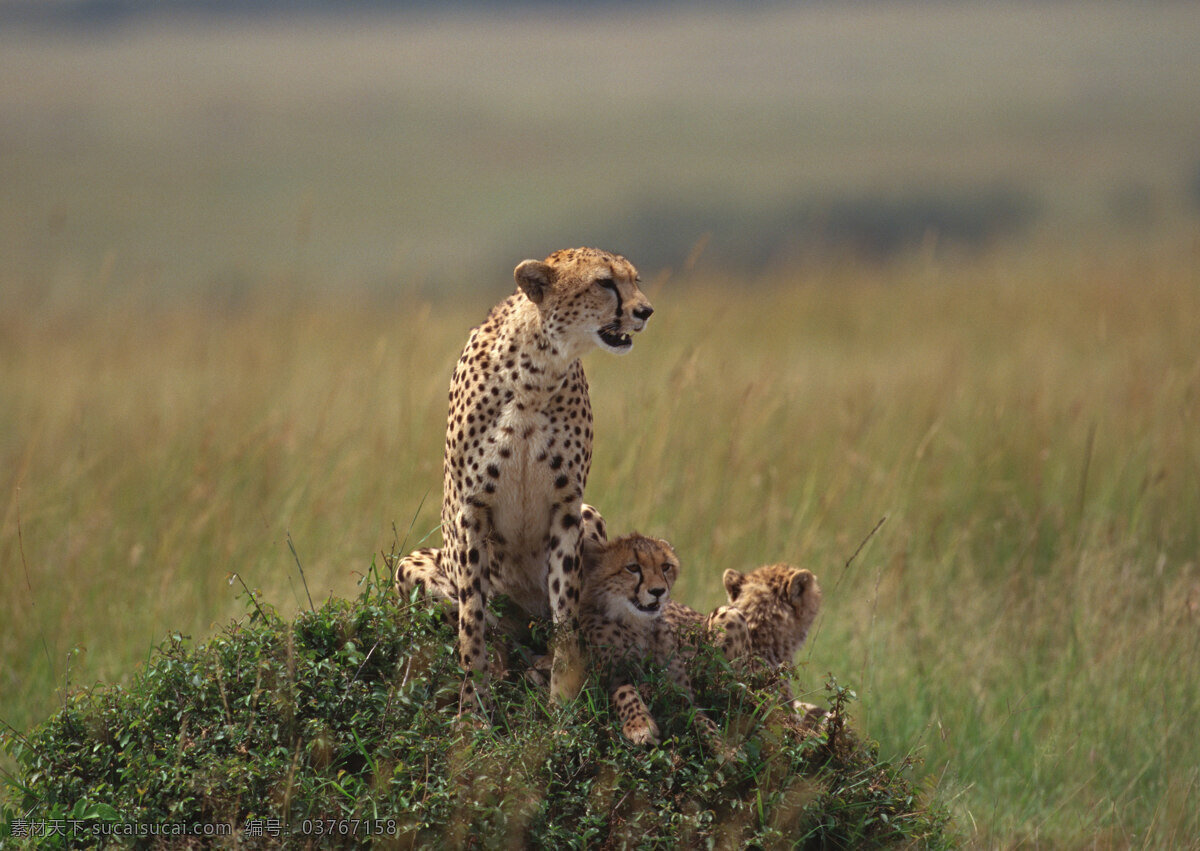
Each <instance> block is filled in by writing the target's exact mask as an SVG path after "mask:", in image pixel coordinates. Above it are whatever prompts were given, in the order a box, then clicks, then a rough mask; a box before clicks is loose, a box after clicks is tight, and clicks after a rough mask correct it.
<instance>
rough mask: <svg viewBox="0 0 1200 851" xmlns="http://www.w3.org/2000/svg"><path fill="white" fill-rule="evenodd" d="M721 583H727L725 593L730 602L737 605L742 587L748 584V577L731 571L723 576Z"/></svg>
mask: <svg viewBox="0 0 1200 851" xmlns="http://www.w3.org/2000/svg"><path fill="white" fill-rule="evenodd" d="M721 581H722V582H723V583H725V593H726V594H728V595H729V602H730V603H736V602H737V598H738V594H741V593H742V586H743V585H745V584H746V577H745V576H743V575H742V574H740V573H738V572H737V571H736V570H732V569H731V570H727V571H725V573H724V574H722V576H721Z"/></svg>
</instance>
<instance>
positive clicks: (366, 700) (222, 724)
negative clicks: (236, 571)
mask: <svg viewBox="0 0 1200 851" xmlns="http://www.w3.org/2000/svg"><path fill="white" fill-rule="evenodd" d="M249 602H250V604H251V610H250V617H249V618H248V619H246V620H245V621H242V622H238V623H233V624H231V625H230V626H228V627H227V628H226V629H225V630H224V631H223V632H222V633H221V634H219V635H217V636H216V637H214V638H212V639H211V640H209V641H208V642H207V643H205V644H203V645H202V646H199V647H190V646H189V644H188V642H187V641H186V640H185V639H184V638H183V637H182V636H180V635H173V636H171V637H170V639H169V640H168V641H167V642H165V643H164V644H163V645H162V646H161V647H160V648H159V651H158V652H157V653H156V654H155V655H154V657H153V658H152V659H151V660H150V661H149V662H148V664H147V665H146V668H145V669H144V671H142V672H141V673H140V674H139V675H138V676H137V677H136V678H135V679H134V681H133V682H132V684H131V685H130V686H129V687H127V688H124V687H120V686H109V685H99V686H96V687H94V688H92V689H90V690H87V691H83V692H80V693H76V694H74V695H72V696H71V697H70V699H69V700H68V702H67V705H66V706H65V708H64V709H63V711H62V712H60V713H59V714H58V715H56V716H55V717H53V718H51V719H50V720H49V721H47V722H46V723H45V724H43V725H42V726H40V727H39V728H37V729H35V730H33V731H31V732H30V733H29V734H28V735H27V736H21V735H17V734H15V733H12V732H10V733H8V734H6V735H5V737H4V745H5V748H6V750H7V751H8V752H9V753H10V755H12V756H13V757H14V759H15V760H16V763H17V766H18V769H17V774H16V775H15V776H14V777H12V778H10V779H9V781H8V787H9V789H8V802H7V803H6V804H5V806H4V813H3V815H4V821H5V826H4V833H3V834H0V835H5V836H8V837H10V841H13V842H14V843H15V844H17V845H21V843H22V838H24V839H23V841H24V843H25V844H27V845H29V846H33V845H36V846H37V847H46V846H47V845H48V844H57V845H59V846H91V845H95V844H97V838H98V837H99V838H100V841H111V840H112V839H115V840H116V842H117V843H118V844H138V845H139V846H146V845H149V846H151V847H154V846H168V845H169V846H171V847H179V846H181V845H182V846H185V847H186V846H188V845H189V844H195V845H206V846H207V845H211V844H217V845H233V844H235V843H236V842H241V843H242V844H243V847H293V846H301V845H304V844H306V843H307V842H309V841H310V840H312V841H313V842H314V844H316V845H319V846H328V845H337V846H353V845H362V844H365V843H368V842H369V843H380V844H383V845H387V846H391V845H400V846H402V847H411V846H413V845H417V846H447V845H448V846H451V847H454V846H462V845H470V846H472V847H494V846H500V847H542V848H567V847H627V846H632V847H665V848H669V847H697V846H704V845H710V846H711V845H716V846H718V847H722V846H723V847H744V846H745V845H747V844H750V843H753V844H757V845H760V846H763V847H779V846H783V847H792V846H799V847H864V846H868V847H869V846H882V845H890V844H905V843H910V842H914V841H915V842H919V843H920V844H921V845H923V846H926V847H941V846H946V845H949V844H950V842H951V840H950V838H949V837H948V835H947V832H946V816H945V814H944V813H943V812H941V811H939V810H938V809H937V808H931V807H930V806H929V805H928V804H927V803H926V802H924V801H923V800H922V796H921V795H919V794H918V793H917V792H916V790H914V788H913V787H912V784H911V783H910V782H909V780H908V779H907V778H906V776H905V773H906V772H905V769H906V768H907V766H906V765H892V764H888V763H886V762H881V761H879V759H878V756H877V750H876V748H875V747H873V746H872V745H870V744H866V743H863V742H861V741H859V740H858V739H857V737H856V736H855V735H854V734H853V732H852V731H851V730H850V729H849V727H848V726H847V724H846V720H847V716H846V708H847V704H848V702H849V700H850V699H851V698H852V694H851V693H850V692H849V690H848V689H845V688H842V687H839V686H837V684H836V683H830V684H829V685H828V686H827V688H828V690H829V700H830V706H831V709H832V714H831V716H830V723H829V724H828V725H827V726H826V727H825V728H824V729H822V730H821V731H820V732H818V733H805V732H804V731H802V730H799V729H798V728H797V727H796V725H795V724H794V723H792V721H791V719H790V718H787V717H784V714H783V713H780V712H775V713H772V712H770V711H768V710H767V708H766V707H767V704H768V703H769V695H770V690H769V683H766V682H761V681H754V682H750V683H748V684H742V683H739V682H737V681H735V680H734V679H733V678H732V677H731V675H730V674H729V672H728V670H727V669H726V668H725V667H724V666H723V665H722V664H721V663H720V660H719V659H718V658H717V657H716V656H715V655H713V654H711V653H710V654H707V655H704V654H702V658H701V659H700V660H699V661H698V668H699V671H698V673H697V676H696V680H697V687H698V694H699V699H700V702H701V704H702V705H704V706H706V707H707V708H708V709H709V712H710V714H711V715H712V716H713V717H714V718H716V719H719V720H720V721H721V722H722V723H723V725H724V726H725V728H726V734H727V736H728V739H729V742H730V743H731V744H732V745H735V746H736V751H735V753H734V755H733V756H732V757H730V756H728V755H720V754H715V753H712V752H711V750H710V749H706V747H705V746H704V743H703V742H702V740H701V739H700V737H699V736H698V735H697V733H696V732H695V728H694V726H693V725H692V724H691V723H690V718H689V712H688V711H687V709H686V707H685V704H684V702H683V701H682V700H680V698H679V696H678V695H677V694H675V693H673V692H672V688H671V686H670V685H669V683H668V682H667V681H666V679H665V678H663V677H659V676H656V675H654V674H653V673H652V675H651V676H650V686H649V689H648V695H649V697H650V703H651V707H652V711H653V712H654V714H655V717H656V718H657V719H658V720H659V723H660V727H661V728H662V732H663V735H664V744H663V745H662V746H661V747H657V748H653V749H648V750H647V749H640V748H636V747H633V746H631V745H629V744H628V743H627V742H626V741H624V740H623V738H622V737H621V734H620V730H619V725H618V724H617V722H616V720H615V715H614V714H613V712H612V711H611V710H610V707H609V705H608V698H607V696H606V694H605V692H604V689H603V688H602V687H601V686H600V684H599V683H597V682H595V681H592V682H589V684H588V686H587V688H586V690H585V691H584V693H583V696H582V697H581V699H579V700H577V701H574V702H573V703H572V704H571V705H570V706H569V707H566V708H565V709H556V708H554V707H551V706H549V705H548V704H547V701H546V695H545V692H544V690H542V689H538V688H536V687H534V686H531V685H528V684H526V682H525V681H524V679H523V677H521V676H518V675H513V676H509V677H507V678H506V679H505V680H504V681H503V682H500V683H498V684H497V686H496V701H497V707H498V709H497V723H496V726H495V727H494V728H489V729H483V730H478V729H472V728H468V727H465V726H463V725H460V724H459V723H458V722H456V720H455V710H456V708H457V697H458V687H459V682H460V674H459V670H458V667H457V663H456V660H455V654H454V652H453V649H452V648H453V640H454V635H453V629H452V627H451V626H450V625H448V624H447V623H446V621H445V619H444V618H443V617H442V616H441V615H440V614H439V613H438V612H436V611H434V610H432V609H431V608H430V607H428V606H427V605H424V604H422V603H420V602H417V603H413V602H403V601H401V602H398V601H397V600H396V599H395V597H394V596H393V595H389V594H388V593H387V589H386V585H385V584H384V583H383V582H382V581H381V579H380V576H379V574H378V573H377V572H376V571H375V569H374V568H372V570H371V572H370V574H369V577H368V579H367V580H366V581H365V583H364V590H363V592H362V593H361V595H360V596H359V598H358V599H357V600H354V601H347V600H337V599H331V600H329V601H328V602H327V603H325V605H324V606H322V607H321V608H320V609H319V610H316V611H313V612H306V613H304V614H302V615H300V616H299V617H297V618H296V620H295V621H294V622H290V623H289V622H286V621H284V620H283V619H281V618H280V617H278V616H277V615H276V614H275V613H274V612H273V611H272V610H271V609H270V608H269V607H267V606H265V605H263V604H262V603H260V602H259V601H257V600H256V599H255V598H254V596H253V595H251V597H250V598H249ZM509 651H510V652H509V658H510V659H511V660H512V665H511V667H512V668H513V670H514V671H519V670H520V669H521V668H522V665H521V664H520V663H519V662H520V652H521V651H520V648H519V647H516V646H515V645H514V646H511V647H510V648H509ZM47 834H54V835H52V836H48V835H47Z"/></svg>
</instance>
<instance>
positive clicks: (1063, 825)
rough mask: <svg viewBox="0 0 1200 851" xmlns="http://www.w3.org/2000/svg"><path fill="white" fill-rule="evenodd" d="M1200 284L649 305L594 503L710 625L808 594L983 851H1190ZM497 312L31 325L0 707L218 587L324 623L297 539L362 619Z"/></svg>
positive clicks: (24, 701) (883, 288)
mask: <svg viewBox="0 0 1200 851" xmlns="http://www.w3.org/2000/svg"><path fill="white" fill-rule="evenodd" d="M1197 259H1198V257H1197V249H1196V243H1195V241H1194V238H1193V237H1190V236H1187V235H1184V236H1181V237H1178V238H1168V237H1163V238H1161V239H1158V240H1155V241H1143V242H1140V243H1138V244H1133V243H1125V244H1120V245H1114V246H1109V247H1107V248H1096V247H1095V246H1091V247H1089V248H1088V249H1087V250H1085V249H1084V248H1082V247H1080V248H1074V247H1067V246H1051V245H1042V246H1038V247H1031V246H1027V247H1025V248H1023V249H1012V250H997V251H996V252H994V253H992V254H990V255H987V256H983V257H978V258H975V259H959V260H954V259H948V258H942V259H937V258H933V257H917V258H911V259H910V260H908V261H904V262H900V263H896V264H893V265H891V266H888V267H886V268H867V267H861V266H857V265H854V264H849V263H847V264H831V265H828V266H824V267H820V268H813V269H810V270H807V271H806V272H804V273H803V274H802V275H797V277H795V278H779V279H774V280H771V281H762V282H758V283H757V284H750V283H747V282H739V281H729V280H705V279H704V278H703V276H702V275H699V274H696V275H694V276H692V277H691V278H690V279H688V280H684V279H682V278H676V279H673V280H667V281H657V282H651V283H649V284H648V288H649V290H650V294H651V297H652V299H653V300H654V302H655V305H656V307H657V308H658V311H657V313H656V314H655V317H654V321H653V322H652V323H651V326H650V328H649V330H648V332H647V333H646V334H645V335H644V336H643V337H642V338H641V339H640V340H639V341H638V343H637V345H636V346H635V349H634V351H633V352H632V353H631V354H630V355H629V356H628V357H627V358H625V359H622V360H617V359H612V358H606V357H603V356H599V355H593V356H591V357H590V358H589V361H588V370H589V376H590V378H591V383H592V387H593V391H592V392H593V403H594V406H595V408H596V414H597V434H598V438H597V444H596V458H595V462H594V463H595V467H594V470H593V475H592V480H591V482H590V484H589V490H588V498H589V499H590V500H592V501H594V502H596V503H597V504H598V505H600V506H601V507H602V508H603V509H604V511H605V513H606V515H607V516H608V517H609V519H610V522H611V524H612V526H613V528H614V529H615V530H618V531H619V530H622V529H628V528H631V527H637V528H639V529H641V530H642V531H645V532H648V533H657V534H663V535H666V536H667V537H669V538H670V539H671V540H672V541H674V542H675V544H676V545H677V547H678V549H679V552H680V554H681V556H682V557H683V558H684V562H685V572H684V577H683V578H682V579H681V582H680V585H679V593H680V595H681V596H682V597H683V598H684V599H686V600H688V601H689V602H692V603H694V604H697V605H710V604H712V603H714V602H716V601H717V600H718V597H719V594H720V587H719V581H718V579H717V577H719V575H720V572H721V570H723V569H724V568H726V567H737V568H748V567H753V566H755V565H756V564H759V563H762V562H765V561H769V560H779V559H787V560H791V561H795V562H797V563H800V564H803V565H805V566H807V567H810V568H812V569H814V570H815V571H816V572H817V573H818V574H819V575H820V576H821V578H822V582H823V585H824V586H825V588H826V589H827V592H826V600H827V604H826V610H825V612H824V614H823V616H822V619H821V621H820V625H819V629H818V632H817V635H816V637H815V638H814V640H813V641H812V642H811V643H810V647H809V649H808V650H806V651H805V654H804V658H805V660H807V663H808V666H809V668H808V670H809V671H810V672H811V679H812V682H813V684H816V683H818V682H819V681H821V680H822V679H823V677H824V675H825V673H826V672H832V673H834V674H835V675H836V676H837V677H838V679H839V680H840V681H842V682H850V683H853V684H854V685H855V686H856V687H857V688H858V690H859V692H860V695H861V697H862V705H861V708H860V719H859V720H860V722H861V724H862V726H863V727H864V729H865V732H867V733H868V734H869V735H870V736H871V737H873V738H876V739H878V740H879V741H880V742H881V743H882V745H883V750H884V753H885V754H887V753H894V754H896V755H897V756H901V755H903V754H905V753H908V752H909V751H912V750H915V751H918V752H921V753H922V754H923V755H924V756H925V758H926V760H927V763H926V768H927V771H928V773H929V777H930V781H931V782H937V783H938V784H939V786H940V789H941V790H942V794H943V795H944V796H945V797H946V798H947V799H948V800H952V801H953V805H954V807H955V810H956V812H957V813H958V818H959V822H960V828H962V829H963V830H965V831H967V832H968V833H969V834H970V835H971V836H972V837H973V839H974V841H976V842H978V843H980V844H1001V845H1007V844H1012V843H1016V842H1021V841H1043V842H1047V843H1050V844H1072V845H1073V844H1083V843H1085V842H1090V841H1092V840H1098V841H1099V843H1100V844H1101V845H1125V844H1143V843H1144V844H1146V845H1148V846H1151V847H1166V846H1171V845H1175V844H1181V843H1185V842H1187V841H1190V840H1189V839H1188V837H1192V836H1194V835H1196V832H1197V830H1198V829H1200V824H1198V823H1197V815H1196V814H1197V812H1198V808H1197V806H1196V805H1197V801H1198V800H1200V797H1198V788H1197V787H1198V777H1197V769H1196V766H1197V765H1200V751H1198V750H1197V748H1198V745H1197V744H1196V742H1195V738H1194V735H1193V731H1194V729H1195V725H1196V722H1197V721H1198V720H1200V679H1198V677H1197V671H1200V664H1198V663H1200V658H1198V656H1200V566H1198V563H1197V562H1198V556H1200V528H1198V526H1197V523H1196V518H1197V517H1198V516H1200V443H1197V439H1196V435H1197V434H1200V359H1198V354H1197V348H1196V345H1195V341H1196V340H1197V339H1200V279H1198V278H1197V272H1196V269H1197V268H1200V264H1198V263H1197ZM503 292H504V289H503V285H500V286H498V288H497V289H496V291H495V292H493V293H492V294H491V295H488V296H486V297H484V296H480V297H479V298H478V299H475V300H474V301H473V302H472V303H471V304H470V305H467V304H465V303H463V304H448V303H439V304H431V303H429V302H427V301H424V300H423V299H422V298H420V297H419V296H414V297H410V296H409V295H406V294H404V293H396V294H395V295H394V296H393V297H391V298H390V299H388V300H387V301H385V302H371V303H367V302H355V301H354V300H353V299H343V300H340V301H338V302H332V301H325V302H321V301H297V302H295V303H291V304H286V305H276V306H272V305H270V304H267V303H250V304H245V305H243V306H242V307H241V308H239V309H236V310H226V311H222V310H215V309H206V308H195V309H189V308H185V307H176V308H172V309H169V310H163V311H161V312H157V313H150V314H144V315H141V316H137V315H134V314H131V313H129V312H127V311H125V310H120V309H113V310H104V309H99V310H96V311H91V312H87V313H84V312H72V311H69V310H62V309H50V308H40V309H29V310H17V311H10V312H8V313H7V314H6V315H5V316H4V317H3V319H2V320H0V322H2V323H3V327H2V328H0V388H3V389H2V393H3V399H2V404H0V418H2V419H0V436H2V438H0V470H2V471H3V476H4V479H3V484H4V494H5V504H4V507H3V518H2V519H3V525H2V526H0V559H2V560H3V563H4V565H5V569H6V573H7V575H8V576H9V582H8V584H7V586H6V587H7V588H8V590H9V593H7V594H6V595H5V598H4V603H3V611H2V612H0V617H3V619H4V622H5V623H6V624H7V626H6V629H5V630H4V631H3V634H2V635H0V659H2V660H3V663H2V664H0V671H3V674H2V676H3V678H4V679H3V682H2V683H0V693H2V694H3V695H4V697H3V698H2V700H0V718H3V719H4V720H5V721H7V722H8V723H10V724H13V725H15V726H17V727H24V726H26V725H28V724H29V723H31V722H33V721H35V720H38V719H40V718H42V717H44V716H45V715H46V714H47V713H48V712H49V711H51V710H52V708H53V706H54V704H55V702H56V701H57V700H60V699H61V693H60V689H61V686H62V683H63V682H64V679H66V678H68V677H69V679H70V681H71V683H72V685H73V686H78V685H86V684H87V683H89V682H91V681H94V680H95V679H97V678H100V679H106V680H114V679H115V680H119V679H122V678H123V677H126V676H128V674H129V672H130V671H131V670H132V668H133V667H134V666H135V665H136V664H137V663H138V662H139V661H140V660H141V659H143V658H144V657H145V655H146V654H147V652H148V649H149V648H150V647H151V646H152V645H153V644H155V643H156V642H157V641H159V640H160V639H161V638H162V637H163V636H164V635H166V634H167V633H169V632H171V631H176V630H178V631H180V632H183V633H190V634H193V635H196V636H197V637H199V636H202V635H206V634H208V633H209V632H210V631H211V628H212V627H211V625H212V624H213V623H214V622H219V621H222V620H223V619H225V618H227V617H229V616H230V615H233V614H236V613H238V612H239V611H240V609H241V606H240V604H239V603H237V602H236V600H235V592H236V591H237V590H238V589H236V588H230V587H229V585H228V579H227V575H228V573H229V572H230V571H237V572H238V573H240V574H241V575H242V576H244V577H246V578H247V580H248V581H249V583H250V584H251V585H252V586H257V587H260V588H263V589H264V591H265V592H266V594H267V595H268V598H269V599H272V600H274V601H276V602H277V603H279V604H280V605H281V608H283V609H284V610H285V611H286V610H287V609H288V608H289V605H292V606H294V607H295V608H301V607H304V606H306V605H307V604H306V600H305V597H304V592H303V589H302V588H301V587H300V585H299V579H298V575H297V572H296V570H295V567H294V564H293V563H292V557H291V554H290V552H289V550H288V547H287V544H286V537H287V535H288V533H289V532H290V534H291V536H292V538H293V540H294V541H295V544H296V547H297V550H298V552H299V554H300V557H301V559H302V560H303V563H304V569H305V574H306V576H307V579H308V583H309V586H310V587H311V589H312V592H313V595H314V597H318V598H321V597H324V596H325V595H326V594H329V593H332V594H335V595H340V596H351V595H352V594H353V593H354V590H355V582H356V577H357V572H358V571H361V570H363V569H364V568H365V566H366V565H367V563H368V562H369V560H370V555H371V553H372V552H375V551H378V550H379V549H381V548H386V547H388V546H389V545H390V544H391V541H392V524H393V523H394V524H395V525H396V526H397V527H398V528H399V530H400V535H401V536H402V537H403V536H405V535H409V537H410V543H411V541H412V538H414V537H419V536H421V535H424V534H425V533H427V532H429V531H430V530H431V529H432V528H433V526H434V525H435V524H436V516H437V505H438V501H439V497H440V454H441V430H442V420H443V417H444V410H445V395H444V394H445V386H446V382H447V377H448V375H449V372H450V368H451V366H452V363H453V360H454V358H455V357H456V355H457V352H458V349H459V347H460V346H461V343H462V341H463V339H464V337H465V332H466V329H467V328H468V327H469V326H470V325H471V324H473V323H475V322H477V321H478V320H479V319H480V318H481V317H482V315H483V313H484V311H485V310H486V308H487V306H488V304H489V303H490V302H491V301H492V300H493V299H494V298H499V297H500V295H502V294H503ZM884 516H886V517H887V518H888V519H887V522H886V523H885V524H884V525H883V527H882V528H881V529H880V530H879V531H878V533H877V534H876V535H875V536H873V537H872V538H871V539H870V540H869V541H868V542H867V544H866V546H864V547H863V549H862V551H861V552H860V553H859V554H858V556H857V557H856V558H855V560H854V561H853V563H852V564H851V565H850V566H849V567H846V566H845V563H846V561H847V559H848V558H849V557H850V556H851V554H853V553H854V552H855V550H856V548H857V547H858V545H859V543H860V542H861V541H862V539H863V538H864V536H866V535H867V533H868V532H870V531H871V529H872V528H873V527H874V526H875V524H876V523H877V522H878V521H879V519H880V518H881V517H884ZM414 518H415V520H414ZM410 526H411V531H410ZM76 647H79V648H82V649H83V652H82V653H80V654H78V655H75V656H74V658H73V659H72V660H71V661H70V670H69V672H68V670H67V660H68V655H69V654H70V653H71V651H72V648H76Z"/></svg>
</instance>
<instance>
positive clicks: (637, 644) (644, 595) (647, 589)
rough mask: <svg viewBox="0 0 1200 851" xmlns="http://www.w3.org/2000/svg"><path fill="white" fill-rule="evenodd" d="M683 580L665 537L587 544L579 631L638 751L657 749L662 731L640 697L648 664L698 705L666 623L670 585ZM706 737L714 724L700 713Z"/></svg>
mask: <svg viewBox="0 0 1200 851" xmlns="http://www.w3.org/2000/svg"><path fill="white" fill-rule="evenodd" d="M678 576H679V559H678V557H677V556H676V555H675V550H674V548H672V547H671V545H670V544H669V543H667V542H666V541H664V540H661V539H659V538H648V537H645V536H644V535H639V534H636V533H635V534H631V535H626V536H625V537H622V538H617V539H616V540H614V541H610V542H602V541H599V540H597V539H595V538H592V539H589V540H587V541H585V542H584V583H583V600H582V604H581V608H580V625H581V630H582V632H583V637H584V641H585V642H586V644H587V647H588V650H589V653H590V655H591V660H592V662H593V664H594V665H596V666H597V667H599V668H600V669H601V670H602V671H603V673H604V674H605V676H606V680H607V684H608V688H609V690H610V693H611V695H612V702H613V705H614V706H615V707H616V710H617V717H618V718H619V719H620V721H621V732H623V733H624V734H625V737H626V738H627V739H629V741H631V742H633V743H634V744H638V745H654V744H658V743H659V741H660V739H659V730H658V725H657V724H656V723H655V721H654V718H653V717H651V715H650V710H649V709H648V708H647V707H646V704H645V702H644V701H643V700H642V697H641V695H640V694H639V693H638V690H637V685H636V680H637V679H638V678H639V677H638V673H639V672H640V671H641V669H642V667H643V665H644V664H645V663H647V662H652V663H655V664H658V665H663V666H665V667H666V670H667V676H668V677H670V679H671V681H672V682H674V683H675V684H676V685H677V686H678V687H679V688H680V690H681V691H683V692H684V694H686V695H687V696H688V698H689V700H691V699H693V694H692V685H691V681H690V679H689V678H688V675H687V670H686V667H685V662H684V658H683V656H682V655H681V654H680V653H679V647H678V644H677V641H676V634H675V629H674V628H673V627H672V625H671V624H670V623H669V622H668V621H667V620H666V619H665V618H664V617H663V610H664V608H665V607H666V604H667V601H668V599H669V596H670V592H671V586H672V585H673V584H674V583H675V579H676V578H677V577H678ZM696 719H697V723H698V724H699V725H701V728H702V732H704V733H705V734H712V733H715V732H716V725H715V724H713V722H712V721H711V720H710V719H708V718H707V717H706V716H704V715H703V713H700V712H697V713H696Z"/></svg>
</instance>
